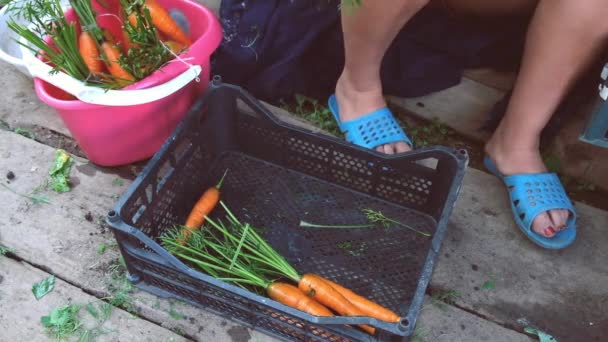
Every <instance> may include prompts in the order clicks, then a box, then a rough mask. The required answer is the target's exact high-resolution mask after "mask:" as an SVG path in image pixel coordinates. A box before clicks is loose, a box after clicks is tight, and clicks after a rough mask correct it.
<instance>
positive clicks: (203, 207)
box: [180, 170, 228, 243]
mask: <svg viewBox="0 0 608 342" xmlns="http://www.w3.org/2000/svg"><path fill="white" fill-rule="evenodd" d="M227 173H228V170H226V171H224V175H223V176H222V178H221V179H220V181H219V182H218V183H217V184H216V185H215V186H212V187H210V188H209V189H207V190H206V191H205V192H204V193H203V194H202V195H201V197H200V198H199V199H198V201H197V202H196V203H195V204H194V207H193V208H192V210H191V211H190V214H189V215H188V218H187V219H186V224H185V227H184V239H185V240H187V239H188V238H189V237H190V235H191V234H192V232H191V231H192V230H196V229H199V228H200V227H201V226H202V225H203V222H204V221H205V217H206V216H207V215H209V214H210V213H211V211H212V210H213V208H215V206H216V205H217V202H218V201H219V200H220V189H221V188H222V184H223V183H224V178H225V177H226V174H227ZM180 242H181V243H183V242H184V240H180Z"/></svg>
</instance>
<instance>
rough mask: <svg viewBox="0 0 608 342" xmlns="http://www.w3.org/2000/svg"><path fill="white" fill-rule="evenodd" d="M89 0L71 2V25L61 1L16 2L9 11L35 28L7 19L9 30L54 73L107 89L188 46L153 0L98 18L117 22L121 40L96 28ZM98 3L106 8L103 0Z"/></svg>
mask: <svg viewBox="0 0 608 342" xmlns="http://www.w3.org/2000/svg"><path fill="white" fill-rule="evenodd" d="M92 1H93V0H70V6H71V8H72V9H73V10H74V12H75V14H76V16H77V21H76V22H73V21H70V20H68V19H67V18H66V15H65V13H64V11H63V9H62V8H61V4H60V2H59V0H29V1H16V0H15V1H12V2H11V3H9V5H8V6H10V7H9V8H8V9H7V12H8V13H10V14H11V15H12V16H13V17H12V18H14V17H15V16H16V17H21V18H25V19H26V21H28V22H30V23H31V24H32V25H33V26H30V27H27V26H24V25H22V24H18V23H17V22H16V21H15V20H9V22H8V26H9V28H10V29H11V30H13V31H14V32H16V33H17V34H18V35H20V36H22V37H24V38H26V40H27V41H28V42H29V43H30V45H26V47H27V48H29V49H30V50H31V51H32V52H34V53H35V54H41V55H42V56H43V57H44V58H45V59H46V60H47V62H48V63H49V64H51V65H53V66H54V69H53V71H54V72H57V71H63V72H65V73H66V74H68V75H70V76H72V77H74V78H76V79H78V80H80V81H83V82H85V83H87V84H88V85H95V86H101V87H104V88H111V89H119V88H122V87H124V86H126V85H128V84H131V83H133V82H135V81H138V80H141V79H143V78H145V77H147V76H148V75H150V74H151V73H153V72H154V71H155V70H157V69H159V68H160V67H162V65H164V64H165V63H167V62H168V61H169V60H171V59H173V58H174V57H175V56H176V55H178V54H179V53H181V52H183V51H185V50H186V49H188V47H189V46H190V45H191V44H192V42H191V40H190V38H189V37H188V35H187V34H186V33H185V32H184V31H183V30H182V28H181V27H180V26H179V25H178V24H177V23H175V21H173V19H172V18H171V17H170V16H169V13H168V12H167V11H166V10H165V9H164V8H163V7H162V6H161V5H160V4H159V3H158V2H157V1H156V0H120V6H119V8H120V9H119V11H120V13H119V16H118V15H115V14H102V15H111V16H114V17H116V20H119V21H120V22H121V29H122V32H123V37H113V36H112V34H111V33H110V32H109V31H107V30H104V29H102V28H101V27H100V26H99V24H98V18H99V15H98V14H97V13H96V12H95V10H94V9H93V4H92ZM97 1H98V2H99V4H100V5H102V6H104V7H106V8H107V5H106V4H105V3H104V2H102V0H97ZM114 1H116V0H114ZM48 18H52V20H51V21H49V19H48ZM78 32H79V33H78ZM46 38H50V43H47V41H46V40H45V39H46ZM117 38H119V39H120V40H122V42H120V41H119V40H117Z"/></svg>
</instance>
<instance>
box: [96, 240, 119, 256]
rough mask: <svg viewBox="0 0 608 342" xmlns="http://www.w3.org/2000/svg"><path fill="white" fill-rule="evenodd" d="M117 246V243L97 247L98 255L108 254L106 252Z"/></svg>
mask: <svg viewBox="0 0 608 342" xmlns="http://www.w3.org/2000/svg"><path fill="white" fill-rule="evenodd" d="M116 246H118V244H117V243H116V241H113V242H108V243H104V244H101V245H99V246H98V247H97V253H99V254H103V253H105V252H106V250H107V249H108V248H113V247H116Z"/></svg>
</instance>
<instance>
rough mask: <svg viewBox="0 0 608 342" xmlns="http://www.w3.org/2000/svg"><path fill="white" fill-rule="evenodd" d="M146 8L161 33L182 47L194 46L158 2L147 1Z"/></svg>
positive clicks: (154, 0)
mask: <svg viewBox="0 0 608 342" xmlns="http://www.w3.org/2000/svg"><path fill="white" fill-rule="evenodd" d="M145 6H146V8H147V9H148V11H150V17H151V18H152V24H154V26H156V28H157V29H158V30H159V31H160V32H162V33H164V34H165V35H166V36H167V37H169V38H170V39H171V40H175V41H176V42H178V43H180V44H182V45H185V46H190V45H192V41H191V40H190V38H188V36H187V35H186V33H185V32H184V31H183V30H182V29H181V28H180V27H179V25H177V23H175V21H173V19H171V16H170V15H169V13H168V12H167V11H166V10H165V9H164V8H163V7H162V6H161V5H160V4H159V3H158V2H156V0H146V3H145ZM130 20H131V16H129V21H130ZM131 23H133V22H131Z"/></svg>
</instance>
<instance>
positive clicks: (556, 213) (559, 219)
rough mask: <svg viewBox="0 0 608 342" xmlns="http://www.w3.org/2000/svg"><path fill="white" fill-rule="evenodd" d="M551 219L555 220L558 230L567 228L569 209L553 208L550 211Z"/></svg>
mask: <svg viewBox="0 0 608 342" xmlns="http://www.w3.org/2000/svg"><path fill="white" fill-rule="evenodd" d="M549 216H550V217H551V221H553V224H554V227H555V229H556V230H557V231H560V230H563V229H565V228H566V225H567V223H568V210H551V211H549Z"/></svg>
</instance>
